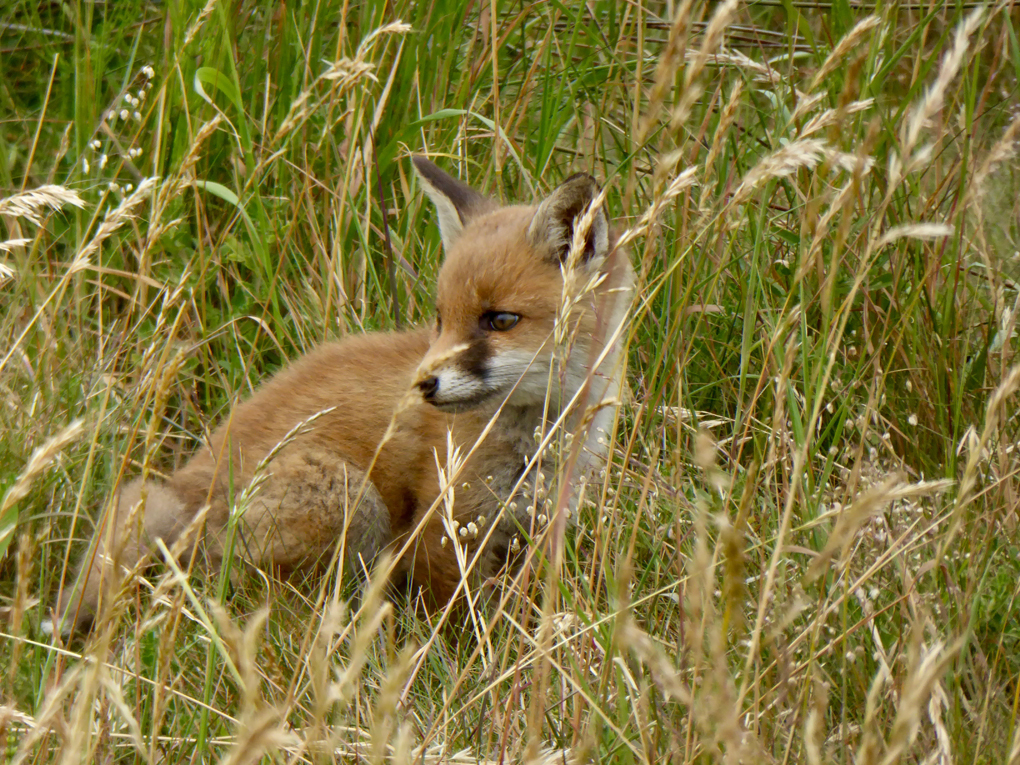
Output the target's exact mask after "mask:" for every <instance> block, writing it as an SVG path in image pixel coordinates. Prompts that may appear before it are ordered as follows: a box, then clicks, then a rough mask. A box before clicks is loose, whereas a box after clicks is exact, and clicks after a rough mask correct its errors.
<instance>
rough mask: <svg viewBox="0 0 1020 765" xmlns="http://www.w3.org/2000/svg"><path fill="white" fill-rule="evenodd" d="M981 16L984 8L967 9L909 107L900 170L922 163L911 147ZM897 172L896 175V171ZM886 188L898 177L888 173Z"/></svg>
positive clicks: (941, 98)
mask: <svg viewBox="0 0 1020 765" xmlns="http://www.w3.org/2000/svg"><path fill="white" fill-rule="evenodd" d="M984 16H985V9H984V8H983V7H977V8H975V9H974V10H972V11H971V12H970V15H969V16H967V18H966V19H964V20H963V22H962V23H961V24H960V25H959V26H958V27H957V28H956V32H955V34H954V35H953V45H952V47H951V48H950V50H949V52H948V53H946V55H945V56H944V57H943V59H942V66H941V67H940V68H939V73H938V76H937V77H936V79H935V82H934V83H932V85H931V86H930V87H929V88H928V90H927V92H926V93H925V94H924V96H923V97H922V98H921V99H920V100H919V101H918V102H917V104H916V105H915V106H914V107H913V108H912V109H911V110H910V114H909V117H908V118H907V120H906V122H905V125H904V131H903V139H902V143H901V149H900V157H901V161H902V162H903V166H904V168H903V170H902V172H903V173H909V172H911V170H912V169H913V168H915V167H918V166H919V165H921V164H923V162H924V156H923V155H922V154H916V155H915V154H914V147H915V146H917V142H918V141H919V140H920V138H921V131H922V130H924V127H925V125H927V124H928V121H929V120H930V119H931V118H932V117H933V116H934V115H935V113H936V112H938V111H939V110H940V109H941V108H942V105H943V104H944V103H945V97H946V92H947V91H948V90H949V85H950V83H951V82H952V81H953V79H954V78H955V77H956V75H957V74H958V73H959V71H960V67H961V66H962V65H963V61H964V56H965V55H966V53H967V49H968V47H969V46H970V38H971V36H972V35H973V34H974V32H976V31H977V29H978V27H979V26H981V22H982V20H983V19H984ZM897 175H898V174H897ZM890 176H891V177H890V180H891V183H890V188H892V187H895V186H896V185H897V184H898V183H899V180H900V179H899V177H897V176H896V175H893V174H892V173H890Z"/></svg>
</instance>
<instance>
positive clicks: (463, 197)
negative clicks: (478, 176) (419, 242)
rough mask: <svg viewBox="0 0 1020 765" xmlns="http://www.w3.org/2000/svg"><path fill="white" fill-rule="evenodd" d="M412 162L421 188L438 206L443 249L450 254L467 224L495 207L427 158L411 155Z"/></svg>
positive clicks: (437, 211) (488, 200) (490, 201)
mask: <svg viewBox="0 0 1020 765" xmlns="http://www.w3.org/2000/svg"><path fill="white" fill-rule="evenodd" d="M411 162H412V163H413V164H414V170H415V172H416V173H417V174H418V179H419V180H420V181H421V185H422V186H424V187H425V193H426V194H428V196H429V199H431V200H432V204H434V205H435V206H436V214H437V215H438V216H439V234H440V236H441V237H442V239H443V249H444V250H446V252H447V253H449V252H450V249H451V248H452V247H453V245H454V243H455V242H456V241H457V240H458V239H460V234H461V232H462V231H463V230H464V226H465V225H467V223H468V221H469V220H471V219H472V218H474V217H476V216H478V215H481V214H483V213H486V212H488V211H489V210H491V209H492V208H493V207H494V206H495V205H494V204H493V202H492V200H490V199H488V198H487V197H484V196H482V195H481V194H479V193H478V192H477V191H475V190H474V189H473V188H471V187H470V186H468V185H467V184H466V183H464V182H462V181H459V180H457V179H456V178H454V177H453V176H452V175H448V174H447V173H444V172H443V171H442V170H440V169H439V168H438V167H436V166H435V165H434V164H432V163H431V162H429V161H428V160H427V159H425V157H421V156H417V155H415V156H412V157H411Z"/></svg>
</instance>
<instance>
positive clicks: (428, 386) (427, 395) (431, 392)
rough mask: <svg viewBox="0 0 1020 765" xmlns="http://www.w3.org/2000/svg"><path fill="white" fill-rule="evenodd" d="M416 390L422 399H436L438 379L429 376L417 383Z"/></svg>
mask: <svg viewBox="0 0 1020 765" xmlns="http://www.w3.org/2000/svg"><path fill="white" fill-rule="evenodd" d="M418 390H420V391H421V395H422V398H424V399H426V400H429V399H433V398H435V397H436V391H438V390H439V378H438V377H436V376H434V375H429V376H428V377H426V378H425V379H424V380H420V381H419V382H418Z"/></svg>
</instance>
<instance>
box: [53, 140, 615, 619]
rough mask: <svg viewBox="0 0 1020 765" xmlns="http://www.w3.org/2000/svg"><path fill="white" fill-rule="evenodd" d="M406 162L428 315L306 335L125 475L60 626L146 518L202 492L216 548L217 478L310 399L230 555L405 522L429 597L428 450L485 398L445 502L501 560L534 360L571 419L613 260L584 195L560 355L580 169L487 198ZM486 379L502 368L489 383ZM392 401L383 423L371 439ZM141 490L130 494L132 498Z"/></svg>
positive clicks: (185, 508) (461, 438)
mask: <svg viewBox="0 0 1020 765" xmlns="http://www.w3.org/2000/svg"><path fill="white" fill-rule="evenodd" d="M415 165H416V169H417V170H418V172H419V175H420V177H421V180H422V183H423V185H424V186H425V188H426V191H427V193H428V194H429V196H430V197H431V198H432V200H433V202H435V204H436V207H437V211H438V213H439V220H440V227H441V229H442V234H443V241H444V246H445V247H446V249H447V253H446V260H445V263H444V265H443V267H442V270H441V272H440V276H439V282H438V294H437V308H438V310H439V314H440V317H441V319H442V331H441V332H439V333H438V334H437V333H436V332H435V331H430V330H425V329H417V330H412V331H408V332H398V333H374V334H366V335H361V336H356V337H351V338H348V339H346V340H344V341H342V342H338V343H331V344H327V345H324V346H322V347H320V348H318V349H317V350H315V351H313V352H312V353H309V354H308V355H307V356H305V357H303V358H301V359H298V360H297V361H296V362H294V363H293V364H292V365H290V366H289V367H288V368H286V369H285V370H283V371H282V372H280V373H279V374H277V375H276V376H275V377H273V378H272V379H271V380H269V381H268V382H266V383H265V384H264V385H263V386H262V387H261V388H259V390H258V391H257V392H256V393H255V394H254V395H253V396H252V397H251V398H250V399H249V400H247V401H246V402H244V403H243V404H241V405H240V406H238V407H236V408H235V409H234V410H233V412H232V413H231V415H230V417H229V418H228V420H227V421H226V422H225V423H223V424H222V425H221V426H220V427H219V428H218V429H217V430H216V431H215V432H214V433H213V435H212V437H211V439H210V442H209V444H208V445H206V446H203V447H202V448H201V449H199V450H198V452H197V453H196V454H195V455H194V456H193V457H192V459H191V460H190V461H189V462H188V463H187V464H186V465H185V466H184V467H183V468H181V469H180V470H178V471H177V472H175V473H174V474H173V475H172V476H171V477H170V479H169V481H168V482H167V483H166V484H165V485H163V484H159V483H157V482H148V483H142V482H141V481H135V482H133V483H131V484H129V485H128V486H127V487H125V488H124V490H123V491H122V492H121V494H120V496H119V498H118V502H117V505H116V508H115V512H114V513H113V514H112V515H111V517H110V518H109V519H108V520H107V523H108V524H109V530H108V531H106V532H100V533H98V534H97V539H96V542H95V544H94V554H93V555H92V556H86V558H85V560H84V561H83V562H82V564H81V567H80V570H79V573H78V582H77V586H76V587H75V588H74V589H67V590H65V592H64V593H62V595H61V597H60V598H59V600H58V604H57V608H56V612H57V616H58V618H60V619H61V620H62V623H63V625H64V628H65V629H67V628H69V627H70V628H74V627H79V626H82V625H83V624H84V623H85V622H86V621H88V620H89V619H90V618H91V617H92V616H93V615H94V614H95V613H97V612H98V610H99V609H100V607H101V600H102V597H103V596H102V592H103V587H104V584H103V582H104V580H106V581H107V584H109V581H112V580H114V579H116V577H114V576H112V574H111V572H112V571H113V570H114V564H120V565H124V566H128V567H131V566H134V565H136V564H137V563H139V562H141V561H144V560H145V559H146V556H148V555H149V550H150V545H151V542H152V540H153V539H154V538H157V537H159V538H162V539H163V540H164V541H165V542H166V544H167V545H168V546H170V545H173V544H174V542H176V541H177V540H178V537H179V536H180V534H181V532H182V531H183V530H184V529H185V528H186V527H187V526H188V524H189V523H190V522H191V520H192V518H194V516H195V514H196V513H197V512H198V511H199V510H200V509H201V508H203V507H205V506H208V513H207V516H206V518H205V524H204V531H203V533H202V534H201V538H200V542H201V548H202V551H203V554H204V558H205V559H206V560H207V561H208V562H209V564H210V565H211V566H214V567H215V566H216V565H218V563H219V562H220V560H221V558H222V555H223V541H224V540H223V537H224V533H225V530H226V529H227V527H228V520H229V518H230V514H231V512H232V510H231V497H233V498H234V499H236V498H237V497H238V496H239V495H240V494H241V492H242V491H243V490H244V489H245V487H247V486H248V485H249V484H250V483H251V482H252V480H253V479H254V478H255V477H256V467H257V465H258V464H259V463H260V461H262V460H263V459H264V458H265V457H266V456H267V455H269V454H270V452H272V451H273V450H274V449H275V448H277V446H278V444H279V443H280V442H281V440H283V439H284V437H285V436H286V435H287V434H288V432H290V431H291V430H292V429H293V428H294V427H295V426H296V425H298V424H299V423H301V422H303V421H305V420H308V419H309V418H312V417H313V416H315V415H317V414H319V413H322V412H323V411H324V410H328V411H325V413H323V414H321V415H320V416H318V417H317V418H316V419H314V421H313V422H312V423H311V424H310V426H309V427H308V428H307V429H306V431H305V432H301V433H299V434H297V435H296V436H295V437H294V438H293V440H292V441H291V442H290V443H288V444H287V445H285V446H284V447H283V448H282V449H280V450H279V451H278V453H277V454H276V456H275V457H274V458H273V459H272V460H271V461H270V462H269V463H268V465H267V466H266V470H265V472H266V476H265V479H264V483H263V484H262V486H261V487H260V489H259V490H258V491H256V492H254V494H253V495H252V497H251V498H250V500H249V501H248V503H247V507H246V508H245V509H244V511H243V516H242V517H241V519H240V522H239V524H238V526H237V529H238V532H237V540H236V544H235V549H236V550H237V551H238V552H239V553H240V554H241V555H242V556H243V557H244V559H245V560H247V561H249V562H251V563H253V564H255V565H261V566H273V567H275V568H278V569H284V570H287V569H295V568H301V567H305V566H309V565H314V564H316V563H319V562H322V561H330V560H332V556H333V554H334V552H335V550H336V548H337V546H338V542H339V541H340V540H341V537H342V536H343V534H344V531H345V529H346V534H347V536H346V541H345V545H344V549H345V552H346V561H347V564H348V565H349V566H350V567H355V568H357V567H360V566H362V565H367V564H369V563H370V562H371V559H372V558H373V557H374V556H375V554H376V553H378V552H379V551H380V550H381V549H383V548H384V547H386V546H392V547H395V548H399V547H400V546H402V545H403V544H404V543H405V542H406V543H408V552H407V554H406V555H405V556H404V557H403V559H402V560H401V561H400V562H399V564H398V568H399V570H400V571H402V572H404V573H406V574H407V575H408V576H409V578H410V580H411V582H412V584H413V586H414V587H416V588H421V590H423V591H424V592H425V593H426V595H427V597H428V599H429V600H430V601H431V602H433V603H436V604H441V603H444V602H446V601H447V600H448V599H449V598H450V597H451V596H452V595H453V593H454V591H455V590H456V588H457V586H458V584H459V583H460V579H461V571H460V567H459V564H458V562H457V559H456V555H455V552H454V545H453V544H452V543H451V542H450V540H449V539H446V540H445V541H444V537H447V535H448V530H447V527H446V526H444V522H443V520H442V514H443V513H444V512H445V509H444V507H443V506H442V503H441V502H440V503H439V505H440V506H439V507H438V508H437V507H435V506H436V505H437V498H438V497H439V494H440V481H439V475H438V471H437V460H438V462H439V464H440V465H444V466H445V462H446V458H447V439H448V434H452V440H453V442H454V443H455V444H456V445H457V446H458V447H459V448H460V449H461V450H462V451H463V453H467V452H468V451H469V450H470V449H471V448H472V447H474V446H475V445H476V442H478V441H479V439H480V438H481V436H482V433H483V432H484V431H485V429H486V428H487V426H489V424H490V420H492V418H493V417H496V418H497V419H496V421H495V424H494V425H493V426H492V427H491V429H490V432H489V433H488V435H487V437H486V438H485V439H484V440H482V441H481V443H480V444H478V445H477V448H476V449H475V451H474V453H473V454H472V456H471V457H470V459H468V461H467V462H466V464H465V465H464V470H463V472H462V474H461V475H459V476H458V477H457V479H456V483H455V501H454V506H453V507H454V510H453V518H454V519H455V520H456V521H457V522H458V523H459V524H460V525H461V526H463V527H467V525H468V524H474V525H475V526H477V527H478V533H477V535H475V534H474V533H472V534H471V535H469V536H468V537H467V538H466V539H460V538H459V535H458V543H460V542H463V543H464V544H465V545H466V546H467V549H468V550H474V549H476V547H477V544H478V541H479V540H481V539H482V538H484V537H485V535H486V534H489V533H490V531H491V535H490V543H489V546H488V547H487V548H486V549H485V550H484V555H483V556H482V557H481V559H480V563H479V566H478V567H477V572H476V573H477V575H478V577H479V580H481V579H484V578H485V577H489V576H492V575H493V574H494V573H496V572H497V571H498V569H499V568H500V567H501V566H502V565H504V564H505V562H506V559H507V555H508V550H509V548H510V545H511V540H512V538H513V537H514V536H515V535H516V534H517V533H518V527H519V526H521V525H523V526H525V527H527V525H528V523H529V522H530V516H529V515H528V514H526V513H525V510H524V507H525V506H526V504H527V501H528V500H527V499H525V498H523V497H522V499H521V502H520V507H519V508H518V509H516V510H515V509H513V507H514V506H513V505H510V504H509V502H510V501H511V500H512V499H513V498H512V497H511V493H512V490H513V488H514V486H515V484H517V483H518V481H519V479H520V478H521V476H522V473H523V471H524V466H525V464H526V461H527V460H528V458H529V457H530V456H531V455H532V453H533V451H534V449H535V442H534V439H533V433H534V431H535V428H536V427H539V426H541V425H542V422H543V416H544V415H543V412H544V411H545V410H546V403H545V395H546V388H547V387H548V382H549V380H550V379H552V381H553V387H554V389H558V388H560V387H562V388H564V390H562V391H561V390H554V391H553V395H552V396H551V397H550V401H551V409H550V410H549V413H550V415H551V416H553V417H555V415H556V414H558V411H559V408H560V407H561V406H562V405H564V404H565V402H566V401H567V400H569V398H570V397H571V396H572V395H573V394H574V393H576V392H577V390H578V389H579V388H580V387H585V386H586V389H587V388H590V389H591V390H589V391H588V393H589V395H588V400H587V401H585V402H583V405H582V407H581V408H580V410H579V411H578V412H577V413H576V414H575V417H574V422H575V424H576V423H580V422H581V421H582V420H584V419H585V418H584V416H583V415H584V412H583V408H584V406H587V407H593V406H597V405H598V404H599V403H600V402H602V401H603V400H604V399H612V398H614V397H616V396H618V394H619V386H620V374H621V372H620V371H619V370H618V369H616V368H615V367H616V362H617V359H618V355H619V353H618V350H617V349H613V350H612V353H610V354H608V355H609V358H608V359H607V361H606V362H604V363H603V364H602V365H599V366H598V368H594V367H595V360H596V359H597V356H598V353H599V352H600V351H601V350H602V348H603V347H604V346H605V345H606V341H607V338H609V337H610V336H611V334H612V332H613V331H614V330H615V329H616V327H617V326H618V325H619V324H620V322H621V321H622V320H623V317H624V315H625V311H626V307H627V304H628V303H629V299H630V298H629V290H630V287H631V280H632V275H631V270H630V265H629V263H627V260H626V255H625V253H622V252H620V251H618V250H616V249H615V248H614V247H613V246H612V243H611V240H610V237H609V236H608V229H607V228H606V224H605V220H604V218H603V217H601V213H599V217H598V218H597V220H596V224H597V226H598V229H597V230H596V226H593V227H592V234H591V237H590V239H591V243H592V244H591V246H592V252H593V255H592V258H591V261H590V262H589V263H588V265H587V266H586V267H587V268H589V269H590V271H591V273H592V274H594V273H604V274H607V275H608V278H607V279H606V281H605V283H604V284H603V285H601V286H600V287H598V288H597V289H595V290H594V291H593V292H592V293H591V294H588V295H585V296H584V297H583V298H582V299H581V300H580V301H579V305H578V307H577V309H576V310H575V311H574V312H573V314H572V317H571V319H570V321H571V322H572V325H571V330H572V331H571V333H570V335H571V337H572V338H573V341H572V343H573V344H572V346H571V353H570V356H569V358H568V359H567V361H566V363H565V369H566V373H565V374H564V373H563V368H564V367H560V366H559V362H558V361H556V360H555V359H556V357H555V355H554V350H555V349H554V343H553V339H552V338H553V330H554V326H555V324H556V321H557V316H558V313H559V311H560V306H561V302H562V291H563V276H562V266H561V262H562V260H563V258H564V254H563V251H562V241H561V240H562V238H563V237H564V236H567V237H568V240H569V235H570V233H571V231H572V230H573V226H574V224H575V222H576V221H575V218H576V216H577V215H579V214H580V213H581V212H583V211H584V209H585V207H586V205H587V203H588V202H590V201H591V198H592V197H593V196H594V194H595V192H597V187H595V186H594V182H593V181H591V179H589V178H587V177H582V178H575V179H571V180H570V181H567V182H566V183H565V184H563V186H561V187H560V188H559V189H557V190H556V191H554V192H553V194H552V195H551V196H550V197H549V198H548V200H546V202H544V203H543V204H542V205H541V206H539V207H534V206H532V207H524V206H517V207H505V208H499V207H498V206H496V205H495V204H494V203H492V202H491V201H489V200H487V199H485V198H484V197H482V196H481V195H479V194H477V192H474V191H473V190H471V189H470V188H468V187H466V186H464V185H463V184H460V183H459V182H458V181H456V180H454V179H452V178H450V177H449V176H446V175H445V174H444V173H442V171H440V170H439V169H438V168H436V167H435V166H434V165H432V164H431V163H428V162H425V161H423V160H421V159H418V158H416V159H415ZM564 226H566V229H563V227H564ZM600 237H601V238H600ZM500 311H502V312H511V313H512V314H513V315H514V316H517V317H518V321H517V324H516V325H514V326H513V327H512V328H511V329H509V330H506V331H494V330H492V329H490V328H487V327H488V325H487V324H486V321H487V319H486V317H487V316H489V315H490V314H491V313H492V312H500ZM610 363H611V364H612V367H611V366H610ZM497 382H499V385H500V386H502V387H499V389H498V390H490V388H492V387H493V386H495V385H496V383H497ZM415 386H418V388H420V389H421V391H422V393H419V392H418V389H416V387H415ZM487 386H488V387H487ZM451 390H453V391H454V392H453V393H451V392H450V391H451ZM428 391H431V393H432V394H434V396H433V398H432V399H430V398H429V392H428ZM458 391H459V392H458ZM451 397H452V398H451ZM479 397H482V398H481V399H480V398H479ZM430 401H431V403H430ZM432 404H435V406H434V405H432ZM497 411H499V414H498V415H497V414H496V413H497ZM612 411H613V407H612V406H608V407H603V409H602V410H601V411H600V412H599V413H598V414H597V415H596V417H595V424H596V425H597V426H598V427H602V428H603V429H604V428H605V427H606V425H607V423H609V422H611V420H610V419H607V413H608V415H610V416H611V414H612ZM394 413H396V415H395V414H394ZM391 419H393V422H394V424H395V428H394V429H393V431H392V433H391V434H390V437H389V438H388V440H385V441H384V436H385V434H386V433H387V429H388V427H389V425H390V422H391ZM588 419H589V420H590V419H591V418H590V417H589V418H588ZM595 435H597V433H595V434H593V435H592V436H591V437H590V438H589V450H590V451H591V452H594V453H596V459H595V460H594V461H592V462H591V465H590V466H594V465H597V463H598V458H600V455H599V454H598V453H599V452H602V451H604V447H603V446H601V445H599V446H596V445H595V444H596V440H595V437H594V436H595ZM380 444H382V446H381V447H380ZM527 478H528V479H529V481H531V482H535V481H538V480H539V477H538V476H537V475H533V476H528V477H527ZM143 495H147V500H146V501H145V503H144V508H139V505H140V504H141V500H142V496H143ZM356 500H357V502H358V504H357V505H356V507H355V506H354V505H355V501H356ZM135 509H138V511H139V513H140V514H141V515H143V520H142V522H141V529H137V526H138V524H132V523H131V522H130V519H131V518H132V517H133V516H132V512H133V510H135ZM142 510H144V512H142ZM480 518H481V520H480ZM493 525H494V528H493V527H492V526H493ZM419 526H420V527H421V532H420V534H419V535H418V536H417V537H413V538H412V536H411V535H412V534H413V532H414V530H415V529H416V528H418V527H419ZM185 549H190V548H188V547H187V546H185Z"/></svg>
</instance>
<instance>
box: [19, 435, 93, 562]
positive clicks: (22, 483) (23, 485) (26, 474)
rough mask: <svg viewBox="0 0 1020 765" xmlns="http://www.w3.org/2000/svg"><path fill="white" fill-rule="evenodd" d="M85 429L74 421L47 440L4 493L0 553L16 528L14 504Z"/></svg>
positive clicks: (34, 452) (35, 451) (33, 453)
mask: <svg viewBox="0 0 1020 765" xmlns="http://www.w3.org/2000/svg"><path fill="white" fill-rule="evenodd" d="M84 429H85V421H84V420H75V421H74V422H72V423H71V424H70V425H68V426H67V427H65V428H64V429H63V430H61V431H60V432H59V433H57V434H56V435H55V436H53V437H52V438H50V439H49V440H47V441H46V442H45V443H44V444H43V445H42V446H40V447H37V448H36V449H35V450H34V451H33V452H32V456H31V457H29V459H28V464H26V465H25V467H24V469H23V470H22V471H21V473H20V474H19V475H18V477H17V478H16V479H15V480H14V483H13V484H11V486H10V488H9V489H7V491H6V492H4V497H3V500H2V501H0V524H2V525H0V553H4V552H6V550H7V546H8V545H9V544H10V538H11V535H13V534H14V529H15V528H16V526H17V516H16V515H13V514H12V513H11V510H12V509H13V507H14V505H15V503H17V502H18V501H19V500H21V499H24V497H25V496H26V495H27V494H28V490H29V489H30V488H31V486H32V481H33V480H35V478H36V477H37V476H38V475H39V474H41V473H42V472H43V471H44V470H45V469H46V468H47V467H48V466H49V464H50V463H51V462H52V461H53V459H54V458H55V457H56V456H57V455H58V454H59V453H60V451H61V450H62V449H63V448H64V447H65V446H67V445H68V444H70V443H71V442H72V441H74V440H75V439H77V438H78V436H80V435H81V433H82V431H83V430H84Z"/></svg>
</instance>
